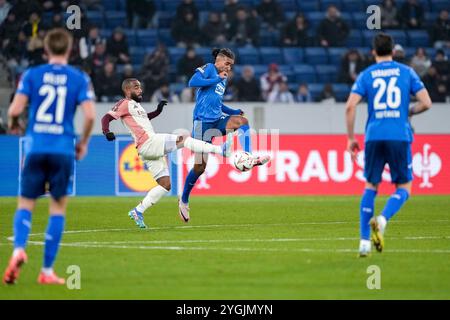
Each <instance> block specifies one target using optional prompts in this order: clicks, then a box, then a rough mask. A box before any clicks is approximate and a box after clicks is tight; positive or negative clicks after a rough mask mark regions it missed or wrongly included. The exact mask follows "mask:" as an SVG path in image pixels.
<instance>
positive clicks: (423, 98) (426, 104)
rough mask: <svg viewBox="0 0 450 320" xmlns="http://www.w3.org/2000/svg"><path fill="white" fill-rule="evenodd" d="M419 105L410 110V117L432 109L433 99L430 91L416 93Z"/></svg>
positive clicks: (424, 90)
mask: <svg viewBox="0 0 450 320" xmlns="http://www.w3.org/2000/svg"><path fill="white" fill-rule="evenodd" d="M416 98H417V103H416V104H415V105H414V106H413V107H412V108H411V109H409V116H414V115H416V114H419V113H422V112H425V111H427V110H428V109H430V108H431V104H432V102H431V98H430V95H429V94H428V90H427V89H425V88H423V89H422V90H420V91H418V92H417V93H416Z"/></svg>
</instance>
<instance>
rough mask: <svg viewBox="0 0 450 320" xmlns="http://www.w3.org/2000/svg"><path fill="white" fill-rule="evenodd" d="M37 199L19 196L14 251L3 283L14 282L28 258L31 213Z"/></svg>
mask: <svg viewBox="0 0 450 320" xmlns="http://www.w3.org/2000/svg"><path fill="white" fill-rule="evenodd" d="M35 204H36V200H35V199H28V198H24V197H19V201H18V206H17V210H16V214H15V216H14V251H13V254H12V256H11V258H10V260H9V263H8V266H7V268H6V270H5V273H4V276H3V283H5V284H14V283H15V282H16V280H17V278H18V277H19V273H20V268H21V267H22V265H23V264H25V263H26V262H27V260H28V257H27V254H26V253H25V248H26V245H27V241H28V235H29V233H30V229H31V215H32V212H33V209H34V207H35Z"/></svg>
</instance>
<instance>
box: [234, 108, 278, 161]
mask: <svg viewBox="0 0 450 320" xmlns="http://www.w3.org/2000/svg"><path fill="white" fill-rule="evenodd" d="M226 129H227V131H228V130H236V131H237V132H238V137H239V143H240V144H241V147H242V149H243V150H244V151H246V152H249V153H252V140H251V130H250V124H249V122H248V119H247V118H245V117H243V116H230V117H229V119H228V121H227V124H226ZM269 161H270V156H268V155H266V156H258V157H255V158H254V162H253V166H261V165H264V164H266V163H267V162H269Z"/></svg>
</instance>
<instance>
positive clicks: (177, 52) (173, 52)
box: [168, 47, 186, 65]
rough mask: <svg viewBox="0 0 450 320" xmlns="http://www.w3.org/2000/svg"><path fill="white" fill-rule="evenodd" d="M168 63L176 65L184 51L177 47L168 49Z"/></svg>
mask: <svg viewBox="0 0 450 320" xmlns="http://www.w3.org/2000/svg"><path fill="white" fill-rule="evenodd" d="M168 50H169V59H170V63H171V64H174V65H176V64H177V62H178V60H180V58H181V57H182V56H183V55H184V53H185V52H186V49H184V48H178V47H170V48H169V49H168Z"/></svg>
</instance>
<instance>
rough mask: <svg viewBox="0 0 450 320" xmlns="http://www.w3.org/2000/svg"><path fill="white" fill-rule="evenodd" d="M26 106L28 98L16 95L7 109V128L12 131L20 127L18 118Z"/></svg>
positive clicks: (20, 94) (19, 94)
mask: <svg viewBox="0 0 450 320" xmlns="http://www.w3.org/2000/svg"><path fill="white" fill-rule="evenodd" d="M27 104H28V96H27V95H25V94H22V93H16V94H15V95H14V99H13V101H12V102H11V105H10V106H9V109H8V120H9V121H8V128H9V129H10V130H14V129H16V128H17V127H19V126H20V124H19V116H20V114H21V113H22V112H23V110H24V109H25V107H26V106H27Z"/></svg>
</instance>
